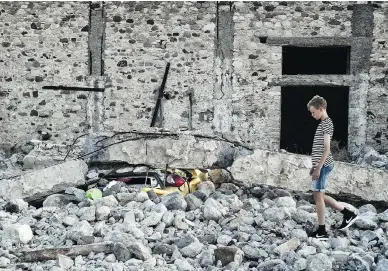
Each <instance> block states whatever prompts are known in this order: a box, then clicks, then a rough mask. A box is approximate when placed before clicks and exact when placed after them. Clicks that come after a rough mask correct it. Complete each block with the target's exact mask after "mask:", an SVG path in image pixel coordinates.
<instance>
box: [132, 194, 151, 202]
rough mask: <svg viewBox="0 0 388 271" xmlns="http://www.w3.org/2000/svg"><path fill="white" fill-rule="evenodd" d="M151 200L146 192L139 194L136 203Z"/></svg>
mask: <svg viewBox="0 0 388 271" xmlns="http://www.w3.org/2000/svg"><path fill="white" fill-rule="evenodd" d="M149 199H150V198H149V197H148V194H147V193H146V192H144V191H141V192H139V193H138V194H137V195H136V197H135V201H137V202H145V201H146V200H149Z"/></svg>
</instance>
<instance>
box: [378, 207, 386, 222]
mask: <svg viewBox="0 0 388 271" xmlns="http://www.w3.org/2000/svg"><path fill="white" fill-rule="evenodd" d="M377 218H378V219H379V220H380V221H383V222H388V209H387V210H385V211H384V212H382V213H380V214H378V215H377Z"/></svg>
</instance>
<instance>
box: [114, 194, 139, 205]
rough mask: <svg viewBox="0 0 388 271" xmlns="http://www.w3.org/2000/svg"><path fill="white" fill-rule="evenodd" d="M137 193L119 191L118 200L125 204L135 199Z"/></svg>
mask: <svg viewBox="0 0 388 271" xmlns="http://www.w3.org/2000/svg"><path fill="white" fill-rule="evenodd" d="M136 194H137V193H135V192H134V193H117V194H116V197H117V200H118V201H119V202H120V204H121V205H125V204H127V203H128V202H130V201H133V200H135V197H136Z"/></svg>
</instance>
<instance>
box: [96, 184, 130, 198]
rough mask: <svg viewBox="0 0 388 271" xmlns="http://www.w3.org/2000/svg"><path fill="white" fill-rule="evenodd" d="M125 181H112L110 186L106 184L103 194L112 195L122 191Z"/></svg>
mask: <svg viewBox="0 0 388 271" xmlns="http://www.w3.org/2000/svg"><path fill="white" fill-rule="evenodd" d="M124 185H125V184H124V183H123V182H116V181H114V182H110V183H109V184H108V186H106V187H105V188H104V190H103V192H102V195H103V196H104V197H107V196H110V195H116V194H117V193H119V192H120V191H121V188H122V187H124Z"/></svg>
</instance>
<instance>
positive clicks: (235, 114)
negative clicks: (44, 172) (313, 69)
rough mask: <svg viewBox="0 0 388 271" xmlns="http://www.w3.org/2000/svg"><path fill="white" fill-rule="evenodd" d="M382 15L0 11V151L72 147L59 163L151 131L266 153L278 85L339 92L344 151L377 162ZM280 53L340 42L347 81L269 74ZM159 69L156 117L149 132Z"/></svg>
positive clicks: (275, 119) (307, 9)
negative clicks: (344, 94) (345, 49)
mask: <svg viewBox="0 0 388 271" xmlns="http://www.w3.org/2000/svg"><path fill="white" fill-rule="evenodd" d="M387 11H388V4H386V3H383V2H371V3H364V4H363V3H356V2H201V1H200V2H188V1H186V2H91V3H89V2H0V35H1V42H0V80H1V87H0V97H1V99H0V125H1V128H2V129H0V138H1V139H0V145H1V146H0V155H1V157H2V158H9V157H11V156H12V154H13V153H15V152H16V151H15V150H16V149H17V147H18V146H20V145H23V144H24V143H25V142H29V141H31V140H33V142H34V143H33V144H34V148H33V151H32V152H31V153H30V155H31V156H39V155H42V156H51V157H54V160H56V161H59V160H61V159H62V158H63V157H65V156H66V154H67V152H68V151H69V148H70V147H71V146H72V145H73V142H74V141H75V140H76V139H77V140H76V141H75V143H74V146H72V148H73V150H72V151H70V152H69V154H68V157H69V158H75V157H77V156H78V155H79V154H84V153H85V152H88V151H92V150H95V149H94V147H95V146H94V147H93V143H95V142H96V141H97V140H100V139H101V138H104V137H106V136H112V134H114V133H116V132H129V131H142V132H144V133H153V132H155V131H159V130H160V129H163V130H167V131H172V132H185V133H188V134H191V133H192V134H195V135H203V136H205V137H208V138H211V139H212V140H217V138H222V139H226V140H228V141H230V142H239V143H241V144H243V145H244V146H246V147H247V149H249V150H253V149H266V150H270V151H277V150H278V149H279V146H280V130H281V127H280V118H281V115H280V108H281V102H280V101H281V100H280V96H281V87H282V86H293V85H298V86H303V85H309V86H311V85H312V86H348V87H349V91H350V92H349V120H348V123H349V127H348V132H349V135H348V150H349V152H350V153H351V154H356V153H357V152H360V151H361V150H362V148H363V147H364V146H365V145H369V146H372V147H373V148H374V149H376V150H377V151H379V152H380V154H385V153H387V152H388V128H387V125H388V118H387V116H388V107H387V106H386V104H387V99H388V98H387V97H388V96H387V91H386V84H387V80H386V73H387V60H386V53H387V49H386V41H387V38H388V36H387V31H386V28H387V27H388V26H387V25H388V24H387V16H386V14H388V13H387ZM284 45H293V46H307V47H319V46H350V47H351V50H350V60H349V61H350V63H349V66H350V70H349V74H345V75H282V46H284ZM167 62H170V63H171V68H170V71H169V74H168V78H167V83H166V88H165V95H164V97H163V100H162V107H161V112H162V114H161V115H162V118H159V119H158V121H157V125H156V127H153V128H150V123H151V118H152V114H153V111H154V106H155V103H156V99H157V95H158V88H159V87H160V85H161V81H162V78H163V73H164V70H165V67H166V64H167ZM69 87H70V89H69ZM42 142H43V143H42ZM42 144H43V145H44V146H43V147H42ZM201 144H202V143H201ZM151 145H152V144H151ZM167 145H168V144H167ZM221 145H222V144H221ZM117 148H119V149H120V148H121V147H119V146H117ZM108 152H109V151H108ZM111 154H112V151H110V155H111ZM129 155H130V154H129ZM31 156H30V158H31ZM32 164H33V163H32Z"/></svg>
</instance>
